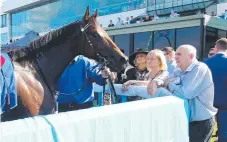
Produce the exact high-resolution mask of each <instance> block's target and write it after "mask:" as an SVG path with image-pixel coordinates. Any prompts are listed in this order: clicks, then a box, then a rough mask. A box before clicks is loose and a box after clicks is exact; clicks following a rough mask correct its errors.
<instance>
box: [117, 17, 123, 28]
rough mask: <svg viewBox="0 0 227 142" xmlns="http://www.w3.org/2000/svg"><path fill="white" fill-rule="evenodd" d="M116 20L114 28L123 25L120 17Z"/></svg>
mask: <svg viewBox="0 0 227 142" xmlns="http://www.w3.org/2000/svg"><path fill="white" fill-rule="evenodd" d="M117 19H118V20H117V23H116V26H121V25H124V22H123V20H121V18H120V17H118V18H117Z"/></svg>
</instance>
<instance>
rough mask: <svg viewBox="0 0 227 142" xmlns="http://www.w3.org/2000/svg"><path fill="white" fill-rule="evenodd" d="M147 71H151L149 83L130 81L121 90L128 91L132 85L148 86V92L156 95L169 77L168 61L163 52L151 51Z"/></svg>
mask: <svg viewBox="0 0 227 142" xmlns="http://www.w3.org/2000/svg"><path fill="white" fill-rule="evenodd" d="M147 70H148V71H149V74H148V76H147V81H139V80H129V81H127V82H125V83H124V84H123V85H122V89H121V90H122V91H123V92H124V91H126V90H127V89H128V87H129V86H130V85H137V86H147V92H148V93H149V94H150V95H154V94H155V93H156V90H157V88H158V87H162V86H163V85H164V80H165V79H166V77H168V71H167V64H166V59H165V56H164V54H163V52H162V51H161V50H158V49H155V50H151V51H150V52H149V53H148V54H147Z"/></svg>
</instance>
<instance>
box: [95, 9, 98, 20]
mask: <svg viewBox="0 0 227 142" xmlns="http://www.w3.org/2000/svg"><path fill="white" fill-rule="evenodd" d="M97 17H98V9H96V10H95V13H94V18H97Z"/></svg>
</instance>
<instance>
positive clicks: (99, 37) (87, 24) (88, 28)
mask: <svg viewBox="0 0 227 142" xmlns="http://www.w3.org/2000/svg"><path fill="white" fill-rule="evenodd" d="M97 17H98V10H96V11H95V12H94V14H93V15H92V16H90V9H89V7H87V10H86V12H85V15H84V17H83V19H82V21H81V33H82V35H83V36H81V38H83V40H81V41H85V43H84V44H85V45H84V46H83V47H84V52H85V53H84V55H85V56H87V57H89V58H92V59H95V60H98V58H99V56H101V57H103V58H105V59H106V60H107V61H108V64H107V66H108V67H109V68H110V69H111V70H113V71H117V72H119V71H121V70H122V69H124V68H125V66H126V63H127V62H126V58H125V55H124V54H123V53H122V52H121V50H120V49H119V48H118V47H117V45H116V44H115V43H114V42H113V41H112V40H111V38H110V37H109V36H108V34H107V33H106V32H105V31H104V30H103V29H102V28H101V26H100V25H99V23H98V22H97ZM81 44H82V43H81Z"/></svg>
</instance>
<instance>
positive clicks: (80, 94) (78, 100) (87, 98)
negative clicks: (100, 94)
mask: <svg viewBox="0 0 227 142" xmlns="http://www.w3.org/2000/svg"><path fill="white" fill-rule="evenodd" d="M98 71H99V66H98V65H97V64H96V63H95V62H94V61H92V60H90V59H88V58H86V57H84V56H82V55H79V56H77V57H75V58H74V60H73V61H72V62H71V63H70V65H69V66H68V67H67V68H66V69H65V71H64V72H63V73H62V75H61V77H60V78H59V80H58V82H57V90H58V92H59V96H58V98H57V102H58V103H59V105H58V107H59V112H65V111H72V110H78V109H85V108H90V107H92V106H93V100H94V95H93V84H92V83H93V82H95V83H97V84H99V85H104V84H105V80H104V79H103V78H107V75H106V70H101V71H100V72H99V73H98ZM80 89H81V91H79V90H80Z"/></svg>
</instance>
